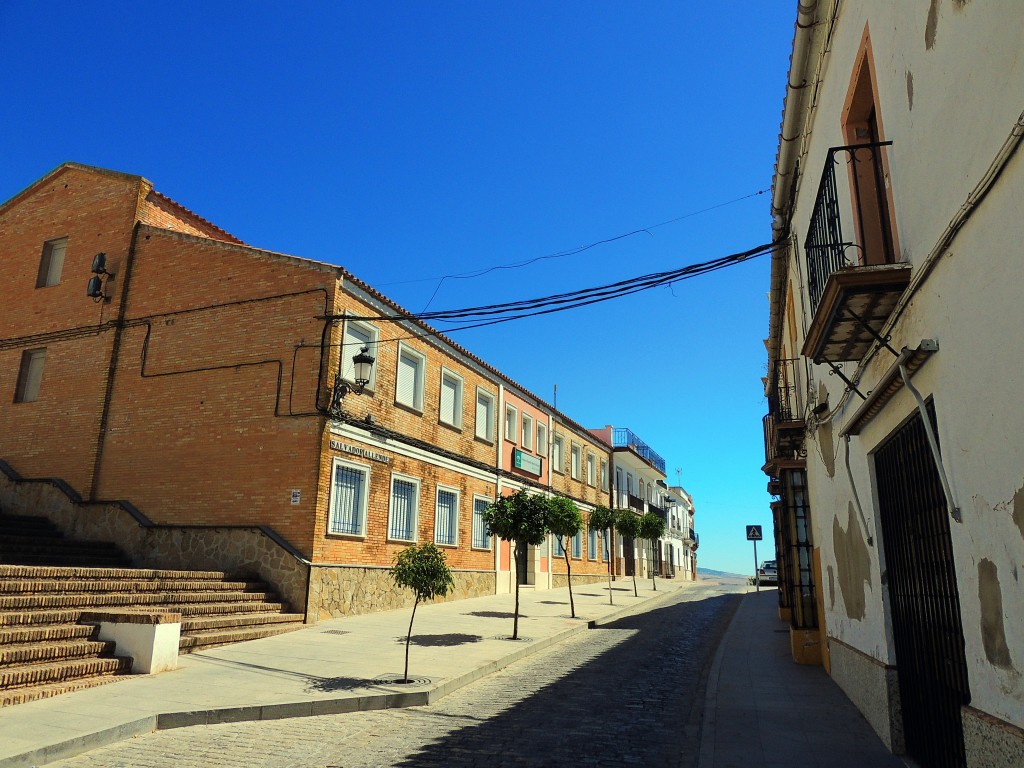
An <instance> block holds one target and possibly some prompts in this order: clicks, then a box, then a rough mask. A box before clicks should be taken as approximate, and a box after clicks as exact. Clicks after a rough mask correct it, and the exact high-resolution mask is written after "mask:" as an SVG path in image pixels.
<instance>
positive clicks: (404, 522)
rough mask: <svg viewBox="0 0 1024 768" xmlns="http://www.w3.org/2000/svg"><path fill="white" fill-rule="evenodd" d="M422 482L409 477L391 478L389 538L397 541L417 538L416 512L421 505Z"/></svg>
mask: <svg viewBox="0 0 1024 768" xmlns="http://www.w3.org/2000/svg"><path fill="white" fill-rule="evenodd" d="M419 497H420V484H419V481H418V480H414V479H412V478H409V477H399V476H394V477H392V478H391V506H390V509H389V510H388V538H389V539H394V540H395V541H415V540H416V513H417V509H418V507H419Z"/></svg>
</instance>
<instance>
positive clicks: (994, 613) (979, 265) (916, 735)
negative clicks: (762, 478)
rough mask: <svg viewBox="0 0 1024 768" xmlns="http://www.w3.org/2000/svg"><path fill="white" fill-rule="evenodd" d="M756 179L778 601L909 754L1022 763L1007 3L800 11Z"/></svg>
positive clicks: (1014, 33) (1023, 517)
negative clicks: (762, 187)
mask: <svg viewBox="0 0 1024 768" xmlns="http://www.w3.org/2000/svg"><path fill="white" fill-rule="evenodd" d="M797 15H798V18H797V24H796V32H795V37H794V43H793V54H792V64H791V68H790V72H789V75H788V85H787V92H786V100H785V108H784V112H783V120H782V130H781V136H780V142H779V149H778V158H777V164H776V169H775V178H774V184H773V192H772V214H773V220H774V223H773V236H774V240H775V241H776V242H778V243H779V248H778V250H777V251H776V252H775V254H774V257H773V260H772V275H771V293H770V306H771V309H770V320H769V337H768V339H767V346H768V353H769V357H768V375H767V377H766V379H765V393H766V395H767V398H768V414H767V415H766V417H765V420H764V433H765V458H766V462H765V465H764V470H765V472H766V473H767V474H768V476H769V482H768V490H769V492H770V493H771V494H772V496H773V497H774V500H773V501H772V502H771V506H772V509H773V513H774V520H775V528H776V531H775V533H776V536H775V540H776V546H777V557H778V561H779V579H780V586H779V599H780V614H781V615H782V616H783V617H784V618H787V619H789V620H790V622H791V638H792V648H793V654H794V657H795V658H796V659H797V660H798V661H801V662H805V663H821V664H823V665H824V666H825V668H826V670H828V672H829V674H831V676H832V677H833V679H834V680H835V681H836V682H837V683H838V684H839V685H840V686H841V687H842V689H843V690H844V691H845V692H846V694H847V695H848V696H849V697H850V699H851V700H852V701H853V702H854V703H855V704H856V705H857V706H858V707H859V708H860V710H861V711H862V712H863V713H864V716H865V717H866V718H867V719H868V721H869V722H870V723H871V724H872V726H873V727H874V728H875V730H876V731H877V732H878V733H879V735H880V736H881V737H882V739H883V740H884V741H885V743H886V744H887V745H888V746H889V747H890V748H891V749H892V750H893V751H894V752H898V753H902V752H906V753H907V754H908V755H909V756H910V757H911V758H913V760H914V761H915V762H916V763H917V764H920V765H928V766H966V765H971V766H982V765H984V766H1003V767H1004V768H1009V766H1020V765H1022V759H1024V758H1022V755H1024V730H1022V729H1024V589H1022V588H1021V583H1020V578H1021V577H1020V574H1021V571H1022V569H1024V490H1022V487H1024V480H1022V475H1024V470H1022V468H1021V458H1020V457H1021V456H1022V455H1024V408H1022V407H1021V403H1020V398H1019V395H1018V390H1019V386H1018V381H1017V379H1018V376H1017V372H1018V371H1019V370H1020V368H1021V366H1022V364H1024V346H1022V341H1021V333H1020V329H1021V328H1022V327H1024V302H1022V301H1021V296H1020V276H1021V264H1022V260H1021V256H1020V252H1021V240H1022V234H1024V226H1022V224H1021V211H1022V210H1024V158H1022V153H1021V152H1020V149H1019V147H1020V143H1021V141H1022V136H1024V115H1022V114H1021V108H1022V107H1024V102H1022V100H1021V95H1022V94H1024V57H1022V56H1021V36H1020V30H1021V27H1022V24H1024V6H1022V5H1020V4H1019V3H1013V2H996V3H971V2H966V1H965V0H956V1H954V0H948V1H946V0H932V2H930V3H925V2H912V3H911V2H908V3H902V2H901V3H893V2H890V1H889V0H862V2H857V3H839V2H834V1H829V0H819V1H817V2H814V1H813V0H812V2H809V3H801V4H800V5H799V8H798V13H797Z"/></svg>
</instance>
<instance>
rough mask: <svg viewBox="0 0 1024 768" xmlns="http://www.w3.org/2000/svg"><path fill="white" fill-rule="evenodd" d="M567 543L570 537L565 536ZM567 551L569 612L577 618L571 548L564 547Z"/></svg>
mask: <svg viewBox="0 0 1024 768" xmlns="http://www.w3.org/2000/svg"><path fill="white" fill-rule="evenodd" d="M565 543H566V544H568V543H569V537H568V536H566V537H565ZM562 551H563V552H564V553H565V578H566V580H567V581H568V582H569V613H570V614H571V615H572V617H573V618H574V619H575V618H576V603H574V602H573V599H572V564H571V563H570V562H569V550H568V549H563V550H562Z"/></svg>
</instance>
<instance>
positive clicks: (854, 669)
mask: <svg viewBox="0 0 1024 768" xmlns="http://www.w3.org/2000/svg"><path fill="white" fill-rule="evenodd" d="M828 644H829V657H830V659H831V664H832V669H831V674H832V679H833V680H835V681H836V683H837V684H838V685H839V687H840V688H842V689H843V693H845V694H846V695H847V697H849V699H850V701H852V702H853V703H854V705H855V706H856V707H857V709H859V710H860V711H861V713H862V714H863V715H864V717H865V718H866V719H867V721H868V722H869V723H870V724H871V727H872V728H874V729H875V732H876V733H877V734H878V736H879V737H880V738H881V739H882V742H883V743H884V744H885V746H886V747H888V748H889V749H891V750H892V751H893V752H895V753H897V754H902V753H903V751H904V749H905V746H904V743H903V718H902V715H901V712H900V691H899V680H898V678H897V676H896V669H895V667H892V666H888V665H885V664H882V663H880V662H879V661H878V660H877V659H873V658H871V657H870V656H866V655H864V654H863V653H861V652H860V651H858V650H856V649H854V648H851V647H850V646H848V645H846V644H845V643H842V642H839V641H838V640H836V639H835V638H831V637H830V638H829V639H828Z"/></svg>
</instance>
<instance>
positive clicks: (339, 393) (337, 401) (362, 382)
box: [330, 347, 376, 418]
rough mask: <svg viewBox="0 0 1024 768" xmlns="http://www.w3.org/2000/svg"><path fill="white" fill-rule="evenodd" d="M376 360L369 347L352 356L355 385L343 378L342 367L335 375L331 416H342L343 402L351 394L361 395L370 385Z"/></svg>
mask: <svg viewBox="0 0 1024 768" xmlns="http://www.w3.org/2000/svg"><path fill="white" fill-rule="evenodd" d="M375 359H376V358H374V356H373V355H371V354H370V349H369V347H363V348H362V349H360V350H359V352H358V353H356V354H355V355H353V356H352V365H353V366H354V368H355V376H354V377H353V385H354V386H350V385H349V383H348V382H347V381H345V380H344V379H343V378H342V376H341V367H340V366H339V368H338V372H337V373H336V374H334V391H333V392H332V393H331V407H330V413H331V416H333V417H335V418H337V417H338V416H340V415H341V401H342V399H343V398H344V397H345V395H347V394H349V393H350V392H354V393H355V394H357V395H358V394H360V393H361V392H362V391H363V390H364V389H365V388H366V385H367V384H369V383H370V371H371V369H372V368H373V363H374V361H375Z"/></svg>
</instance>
